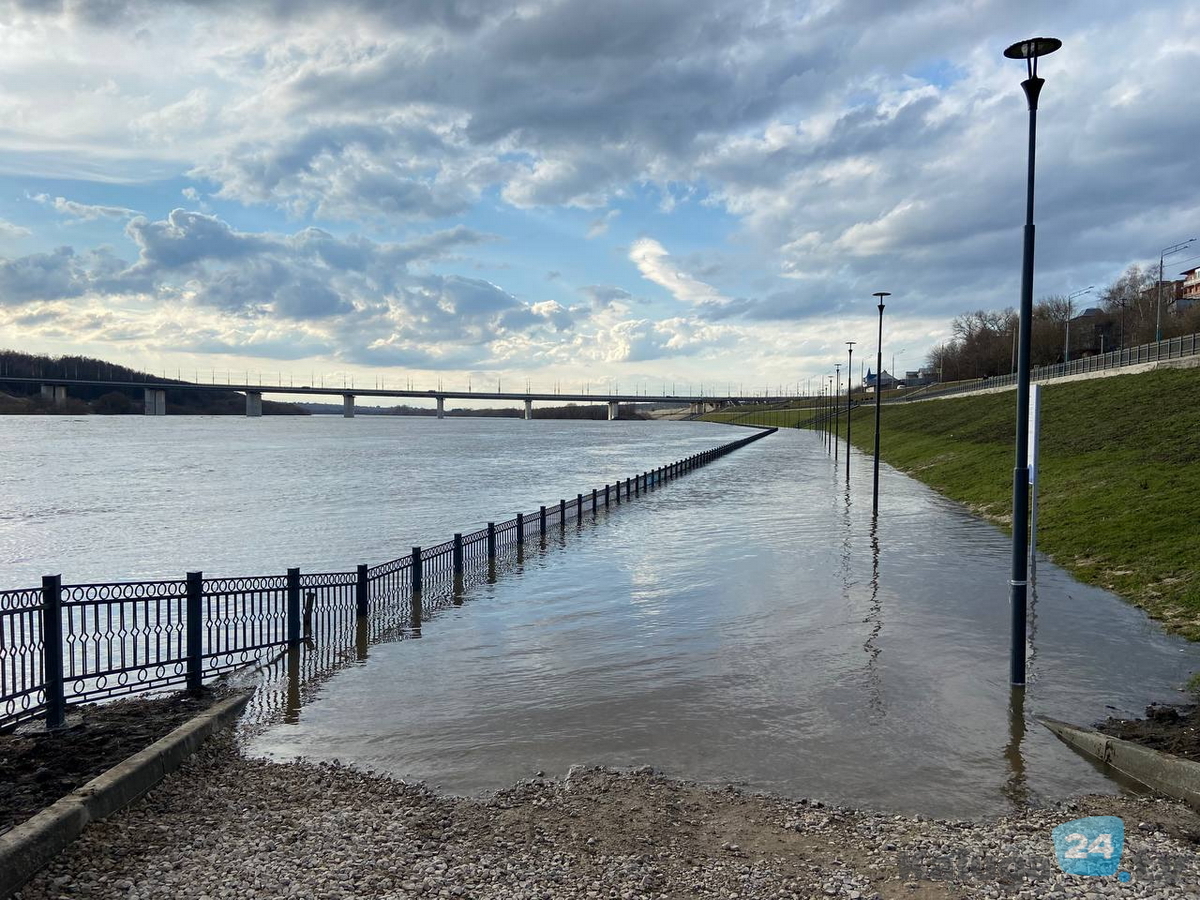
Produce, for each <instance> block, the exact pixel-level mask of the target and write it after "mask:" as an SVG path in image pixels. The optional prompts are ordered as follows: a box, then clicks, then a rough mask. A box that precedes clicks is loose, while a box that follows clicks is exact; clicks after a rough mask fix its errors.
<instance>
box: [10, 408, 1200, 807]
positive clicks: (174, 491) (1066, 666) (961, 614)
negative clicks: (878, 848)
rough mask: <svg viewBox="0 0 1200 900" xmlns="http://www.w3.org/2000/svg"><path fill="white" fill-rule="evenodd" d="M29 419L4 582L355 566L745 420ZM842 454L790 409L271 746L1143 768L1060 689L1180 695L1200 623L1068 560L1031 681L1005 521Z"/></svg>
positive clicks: (1056, 582) (634, 761) (537, 563)
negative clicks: (1105, 753)
mask: <svg viewBox="0 0 1200 900" xmlns="http://www.w3.org/2000/svg"><path fill="white" fill-rule="evenodd" d="M3 427H4V429H5V433H6V436H7V437H8V438H9V439H8V440H6V441H5V442H4V445H3V447H2V448H0V475H2V476H3V481H4V484H5V486H6V488H7V490H6V492H5V495H4V497H3V499H0V560H2V561H3V562H2V564H0V587H16V586H22V585H24V584H34V583H37V577H38V576H40V575H41V574H43V573H45V572H51V571H54V572H58V571H62V572H63V575H64V580H65V581H69V582H70V581H80V580H85V579H102V578H120V577H135V576H136V577H146V576H160V575H176V574H178V573H180V572H182V571H184V570H186V569H189V568H202V569H204V570H205V571H206V572H212V573H213V574H254V573H261V572H271V571H278V570H281V569H282V568H284V567H285V566H287V565H300V566H302V567H303V568H305V569H307V570H310V571H311V570H314V569H346V568H349V567H351V566H353V565H354V564H355V563H357V562H371V563H374V562H378V561H381V560H384V559H388V558H391V557H394V556H397V555H400V554H402V553H403V552H405V551H407V549H408V547H409V546H411V545H413V544H422V545H424V546H429V545H430V544H432V543H435V542H436V541H439V540H442V539H444V538H446V537H448V536H449V535H450V534H452V533H453V532H455V531H468V530H470V529H472V528H474V527H477V526H478V525H479V524H480V523H482V522H484V521H486V520H488V519H497V520H498V519H503V518H507V517H509V516H510V515H511V514H512V512H514V511H515V510H517V509H528V508H531V507H534V506H537V505H538V504H540V503H547V502H555V501H557V499H558V498H559V497H561V496H566V497H570V496H573V495H574V494H575V493H576V492H577V491H580V490H585V489H590V488H591V487H594V486H602V485H603V484H604V483H605V482H607V481H615V480H616V479H617V478H620V477H627V476H629V475H631V474H634V473H635V472H640V471H643V470H645V469H647V468H649V467H651V466H654V465H659V464H662V463H666V462H670V461H672V460H675V459H678V458H680V457H683V456H686V455H688V454H690V453H692V452H695V451H696V450H698V449H701V448H705V447H710V446H715V445H717V444H720V443H724V442H726V441H729V440H733V439H735V438H737V437H741V436H742V435H743V434H744V432H743V431H741V430H740V429H738V430H733V429H728V428H723V427H720V426H712V425H704V424H699V423H633V422H630V423H607V422H547V421H544V420H534V421H533V422H522V421H516V420H488V419H482V420H445V421H442V422H438V421H436V420H429V419H391V418H389V419H370V418H366V417H362V418H358V419H355V420H350V421H347V420H342V419H340V418H339V419H332V418H330V419H320V418H313V419H305V420H298V419H276V418H264V419H258V420H246V419H233V418H217V419H184V418H174V419H171V418H168V419H147V420H142V419H101V418H99V417H93V418H81V419H74V420H72V419H32V418H30V419H16V418H10V419H6V420H3ZM31 447H36V448H38V452H37V453H36V454H33V455H32V456H31V455H30V453H29V452H28V450H29V448H31ZM843 461H844V459H843ZM843 473H844V470H843V469H841V468H840V467H839V468H838V469H836V470H835V468H834V466H833V464H832V462H831V460H830V459H829V457H828V456H827V454H826V452H825V450H824V449H823V447H822V444H821V442H820V439H819V438H818V437H817V436H815V435H812V434H808V433H797V432H792V431H781V432H779V433H777V434H776V435H773V436H771V437H769V438H767V439H765V440H762V441H758V442H756V443H755V444H752V445H751V446H749V447H747V448H744V449H742V450H740V451H738V452H737V453H735V454H732V455H730V456H728V457H725V458H723V459H721V460H719V461H718V462H716V463H715V464H713V465H711V466H708V467H706V468H704V469H701V470H699V471H697V472H694V473H692V474H689V475H687V476H686V477H684V478H682V479H680V480H678V481H674V482H672V483H670V484H668V485H667V486H665V487H664V488H662V489H659V490H657V491H655V492H653V493H651V494H649V495H647V496H644V497H643V498H641V499H640V500H638V501H637V502H635V503H632V504H623V505H622V506H621V507H620V508H619V509H615V510H613V511H612V512H611V513H610V514H606V513H603V511H602V514H601V515H600V516H599V517H597V519H596V521H595V522H594V523H593V522H588V523H587V524H586V525H585V526H584V527H583V528H581V529H578V530H575V529H572V531H571V532H570V533H569V534H568V536H567V538H566V539H565V540H564V541H562V542H561V546H560V542H557V541H556V542H552V543H551V546H549V547H547V548H544V549H541V548H537V547H533V548H531V549H530V550H528V551H527V552H526V554H525V556H524V558H523V560H522V562H521V564H520V565H519V566H513V565H508V566H506V567H504V569H503V570H502V572H501V574H500V576H499V577H498V578H497V579H496V581H495V583H492V584H480V585H476V586H474V587H473V588H471V590H470V591H469V592H468V593H467V595H466V601H465V602H464V603H463V605H461V606H457V607H450V608H447V609H444V610H441V611H439V612H438V613H437V614H436V615H435V616H434V617H433V618H432V619H431V620H429V621H427V622H425V623H424V627H423V628H422V629H421V631H420V640H411V639H410V640H398V641H395V642H391V643H382V644H378V645H375V646H373V647H371V648H370V650H369V653H368V654H367V658H366V659H365V660H363V661H361V662H359V663H358V664H356V665H353V666H351V667H349V668H346V669H344V670H342V671H340V672H338V673H337V674H335V675H334V676H333V677H332V678H330V679H328V680H327V681H325V682H323V683H322V684H321V685H320V686H319V688H318V689H317V690H316V691H315V695H314V696H312V697H311V698H310V699H309V700H308V702H306V704H305V705H304V706H303V708H302V709H301V710H300V711H299V713H298V715H296V716H294V717H293V719H294V721H289V722H287V723H277V724H275V725H273V726H271V727H269V728H267V729H266V730H265V731H262V732H260V733H256V734H254V735H252V736H250V737H249V738H248V741H249V743H248V747H249V750H250V752H252V753H255V754H261V755H265V756H269V757H274V758H290V757H294V756H303V757H307V758H311V759H339V760H341V761H343V762H352V763H355V764H358V765H361V766H364V767H370V768H374V769H377V770H380V771H385V772H388V773H390V774H393V775H395V776H398V777H403V778H410V779H421V780H425V781H427V782H429V783H430V784H433V785H438V786H441V787H442V788H443V789H445V790H448V791H452V792H456V793H477V792H482V791H487V790H491V789H496V788H499V787H502V786H505V785H507V784H509V783H511V782H512V781H514V780H516V779H519V778H526V777H531V776H532V775H533V774H534V773H535V772H537V771H544V772H546V773H547V774H562V773H563V772H565V771H566V769H567V768H568V767H569V766H570V765H572V764H574V763H597V764H600V763H602V764H609V765H621V766H627V765H642V764H649V765H653V766H655V767H656V768H659V769H661V770H663V771H665V772H667V773H668V774H671V775H676V776H680V777H687V778H693V779H698V780H701V781H706V782H712V783H727V782H733V783H736V784H740V785H743V786H746V787H750V788H753V789H762V790H771V791H775V792H779V793H783V794H788V795H792V796H808V797H815V798H820V799H824V800H828V801H831V802H837V803H845V804H852V805H862V806H868V807H872V808H881V809H887V810H896V811H906V812H923V813H929V814H939V815H958V816H977V815H985V814H988V813H992V812H996V811H1000V810H1003V809H1005V808H1008V807H1010V806H1012V805H1015V804H1021V803H1026V802H1033V803H1046V802H1050V801H1053V800H1055V799H1059V798H1062V797H1065V796H1069V795H1071V794H1075V793H1079V792H1084V791H1102V792H1103V791H1107V792H1111V791H1114V790H1116V789H1117V787H1116V786H1115V785H1114V784H1113V783H1112V782H1111V781H1109V780H1108V779H1107V778H1106V777H1104V776H1103V775H1102V774H1100V773H1099V772H1098V771H1097V770H1096V769H1095V768H1093V767H1092V766H1091V765H1090V764H1089V763H1087V762H1086V761H1084V760H1083V759H1081V758H1080V757H1078V756H1076V755H1075V754H1074V753H1073V752H1072V751H1070V750H1068V749H1067V748H1066V747H1064V746H1063V745H1061V744H1060V743H1059V742H1058V741H1057V739H1055V738H1054V737H1052V736H1051V735H1050V734H1049V733H1048V732H1047V731H1045V730H1044V729H1043V728H1042V727H1041V726H1040V725H1038V724H1037V723H1036V722H1035V721H1034V719H1033V717H1034V716H1035V715H1050V716H1055V717H1059V718H1064V719H1067V720H1070V721H1075V722H1084V723H1086V722H1091V721H1094V720H1097V719H1099V718H1103V717H1104V716H1106V715H1108V714H1110V713H1113V712H1116V713H1119V714H1137V713H1140V711H1141V710H1142V708H1143V707H1144V706H1145V705H1146V704H1147V703H1149V702H1150V701H1152V700H1159V701H1162V700H1171V699H1174V698H1178V696H1179V695H1178V693H1177V692H1176V691H1177V688H1178V686H1179V685H1180V684H1181V683H1182V682H1183V680H1184V679H1185V678H1186V677H1187V675H1188V673H1189V672H1190V671H1193V670H1195V669H1198V668H1200V648H1197V647H1194V646H1191V645H1189V644H1187V643H1186V642H1184V641H1181V640H1178V639H1174V638H1170V637H1167V636H1165V635H1163V634H1162V633H1161V631H1160V630H1159V629H1158V628H1157V626H1155V625H1154V624H1153V623H1152V622H1150V621H1149V620H1148V619H1146V617H1145V616H1144V615H1143V614H1142V613H1140V612H1139V611H1137V610H1136V609H1133V608H1132V607H1130V606H1128V605H1126V604H1125V603H1123V602H1122V601H1120V600H1119V599H1118V598H1116V597H1114V596H1113V595H1111V594H1108V593H1106V592H1104V591H1100V590H1097V589H1094V588H1090V587H1087V586H1084V585H1080V584H1078V583H1076V582H1074V581H1073V580H1072V579H1071V578H1070V577H1069V576H1067V575H1066V574H1065V573H1064V572H1063V571H1062V570H1060V569H1058V568H1057V567H1055V566H1053V565H1051V564H1050V563H1048V562H1047V561H1045V560H1043V561H1040V562H1039V565H1038V571H1037V582H1038V583H1037V591H1036V595H1037V596H1036V600H1035V604H1034V608H1033V615H1032V618H1031V647H1030V653H1031V658H1030V672H1031V681H1030V686H1029V688H1028V690H1027V692H1026V695H1027V696H1026V697H1025V698H1024V702H1023V704H1020V705H1017V706H1015V707H1014V701H1013V697H1012V695H1011V693H1010V691H1009V688H1008V685H1007V654H1008V637H1007V634H1008V603H1007V594H1008V589H1007V570H1008V548H1009V542H1008V539H1007V538H1006V536H1005V535H1004V534H1003V533H1001V532H1000V531H998V530H997V529H995V528H994V527H992V526H990V525H987V524H985V523H983V522H980V521H978V520H976V519H975V518H973V517H971V516H970V515H968V514H967V513H966V512H965V511H964V510H962V509H961V508H960V507H958V506H956V505H955V504H952V503H950V502H948V501H946V500H944V499H942V498H941V497H939V496H938V495H936V494H935V493H933V492H932V491H930V490H928V489H927V488H925V487H923V486H922V485H920V484H919V483H917V482H915V481H913V480H911V479H909V478H907V477H905V476H903V475H901V474H899V473H897V472H894V471H892V470H890V469H889V468H888V467H886V466H884V467H883V471H882V477H881V485H880V493H881V513H880V517H879V519H878V521H877V522H876V521H875V520H873V517H872V516H871V512H870V504H871V483H870V459H869V458H868V457H864V456H862V455H860V454H858V453H857V452H855V453H854V454H853V457H852V478H851V483H850V485H849V487H848V488H847V486H846V484H845V481H844V477H843ZM998 477H1004V475H1003V473H1001V474H1000V475H998Z"/></svg>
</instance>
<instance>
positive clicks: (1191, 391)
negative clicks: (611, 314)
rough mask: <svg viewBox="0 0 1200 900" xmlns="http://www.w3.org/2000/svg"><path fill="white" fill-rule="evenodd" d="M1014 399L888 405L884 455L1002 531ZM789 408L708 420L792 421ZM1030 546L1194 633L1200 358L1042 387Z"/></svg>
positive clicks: (1199, 562)
mask: <svg viewBox="0 0 1200 900" xmlns="http://www.w3.org/2000/svg"><path fill="white" fill-rule="evenodd" d="M1015 407H1016V393H1015V392H1014V391H1005V392H1001V393H997V394H990V395H985V396H979V397H962V398H954V399H949V400H932V401H928V402H924V403H913V404H911V405H906V406H885V407H883V410H882V424H881V441H880V443H881V447H882V450H881V452H882V456H883V459H884V460H886V461H887V462H888V463H889V464H891V465H893V466H895V467H896V468H898V469H900V470H902V471H904V472H907V473H908V474H910V475H912V476H913V477H914V478H918V479H920V480H921V481H923V482H925V483H926V484H928V485H929V486H930V487H932V488H934V489H935V490H937V491H939V492H940V493H942V494H944V495H945V496H947V497H950V498H951V499H954V500H957V501H959V502H960V503H963V504H965V505H966V506H967V507H968V508H969V509H971V510H972V511H973V512H975V513H976V514H978V515H980V516H983V517H985V518H987V519H989V520H991V521H993V522H996V523H998V524H1000V525H1003V526H1004V527H1006V528H1008V527H1010V526H1011V521H1012V470H1013V457H1014V454H1013V441H1014V422H1015ZM718 416H721V418H718ZM797 417H798V412H797V411H796V410H776V411H763V412H759V413H753V412H748V413H746V412H744V413H741V414H725V415H723V414H713V415H712V416H710V417H706V418H712V419H714V420H716V421H722V420H724V421H739V422H743V423H748V424H749V423H754V424H770V425H783V426H789V427H795V425H796V422H797ZM760 419H761V420H762V421H761V422H760V421H759V420H760ZM874 426H875V422H874V409H873V408H868V407H864V408H861V409H859V410H857V411H856V412H855V414H854V425H853V429H852V437H853V440H854V444H855V446H857V447H859V448H861V449H863V450H866V451H868V452H870V449H871V447H872V445H873V443H874V440H875V427H874ZM842 434H843V435H844V434H845V421H844V419H843V421H842ZM1038 549H1039V550H1041V551H1043V552H1045V553H1046V554H1048V555H1049V556H1050V557H1051V558H1053V559H1054V561H1055V562H1056V563H1058V564H1059V565H1061V566H1063V567H1064V568H1066V569H1068V570H1069V571H1070V572H1071V573H1072V574H1073V575H1075V577H1077V578H1079V579H1080V580H1081V581H1085V582H1087V583H1089V584H1095V585H1100V586H1102V587H1105V588H1107V589H1109V590H1112V591H1114V592H1116V593H1118V594H1120V595H1122V596H1123V597H1125V598H1127V599H1128V600H1130V601H1132V602H1133V603H1136V604H1137V605H1138V606H1141V607H1142V608H1144V609H1145V610H1146V611H1147V612H1149V613H1150V615H1152V616H1154V617H1155V618H1158V619H1161V620H1162V621H1163V623H1164V625H1165V626H1166V627H1167V628H1168V629H1169V630H1171V631H1174V632H1177V633H1179V634H1182V635H1185V636H1186V637H1188V638H1190V639H1192V640H1200V369H1170V370H1161V371H1156V372H1147V373H1144V374H1138V375H1121V376H1116V377H1112V378H1097V379H1092V380H1089V381H1080V382H1072V383H1064V384H1050V385H1047V386H1045V387H1044V388H1043V400H1042V435H1041V490H1040V492H1039V510H1038Z"/></svg>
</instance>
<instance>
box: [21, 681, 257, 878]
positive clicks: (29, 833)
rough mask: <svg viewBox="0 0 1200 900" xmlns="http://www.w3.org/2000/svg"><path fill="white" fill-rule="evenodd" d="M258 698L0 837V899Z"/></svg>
mask: <svg viewBox="0 0 1200 900" xmlns="http://www.w3.org/2000/svg"><path fill="white" fill-rule="evenodd" d="M253 693H254V692H253V691H246V692H244V693H241V694H238V695H237V696H234V697H230V698H229V699H227V700H222V701H221V702H220V703H218V704H217V705H216V706H214V707H213V708H212V709H210V710H208V711H207V712H203V713H201V714H200V715H198V716H196V717H195V718H194V719H192V720H191V721H188V722H185V723H183V724H182V725H180V726H179V727H178V728H176V729H175V730H174V731H172V732H171V733H170V734H168V735H167V736H166V737H164V738H160V739H159V740H157V741H155V742H154V743H153V744H151V745H150V746H149V747H147V748H146V749H144V750H141V751H139V752H137V753H135V754H134V755H133V756H131V757H129V758H128V759H127V760H125V761H124V762H122V763H118V764H117V765H115V766H113V767H112V768H111V769H109V770H108V771H107V772H105V773H103V774H101V775H97V776H96V777H95V778H93V779H92V780H91V781H89V782H88V783H87V784H85V785H84V786H83V787H81V788H79V790H77V791H74V792H73V793H70V794H67V796H65V797H63V798H62V799H61V800H59V801H57V802H56V803H54V804H52V805H50V806H48V807H46V809H43V810H42V811H41V812H40V813H38V814H37V815H35V816H34V817H33V818H31V819H29V820H28V821H26V822H23V823H22V824H20V825H18V826H16V827H15V828H13V829H12V830H11V831H8V832H7V833H5V834H0V898H8V897H11V896H12V895H13V893H15V892H16V891H18V890H19V889H20V888H21V886H22V885H24V884H25V882H27V881H28V880H29V879H30V878H32V877H33V876H34V875H35V874H36V873H37V872H38V870H40V869H41V868H42V867H43V866H44V865H46V863H48V862H49V861H50V860H51V859H53V858H54V857H55V856H56V855H57V854H58V853H59V851H61V850H62V849H63V848H64V847H66V846H67V845H68V844H69V843H71V841H73V840H75V838H77V837H79V835H80V833H81V832H82V831H83V829H84V828H86V827H87V824H88V823H89V822H94V821H96V820H97V819H103V818H104V817H105V816H108V815H111V814H112V813H114V812H116V811H117V810H119V809H121V808H122V807H124V806H127V805H128V804H130V803H132V802H133V801H134V800H136V799H137V798H138V797H140V796H142V795H143V794H145V793H146V792H147V791H149V790H150V789H151V788H153V787H154V786H155V785H157V784H158V783H159V782H160V781H162V780H163V779H164V778H165V777H166V776H167V775H169V774H170V773H172V772H174V771H175V770H176V769H178V768H179V766H180V765H181V764H182V763H183V761H184V760H185V759H187V758H188V757H189V756H191V755H192V754H193V753H195V752H196V750H198V749H199V748H200V745H201V744H203V743H204V741H205V740H206V739H207V738H208V737H210V736H211V735H212V734H214V733H215V732H217V731H220V730H222V729H223V728H225V727H226V726H228V725H229V724H231V723H232V722H233V721H234V720H236V719H237V717H238V716H240V715H241V714H242V710H243V709H245V708H246V704H247V703H248V702H249V701H250V697H251V695H252V694H253Z"/></svg>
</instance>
